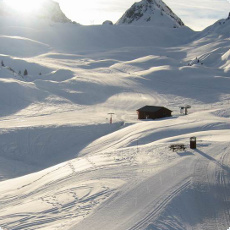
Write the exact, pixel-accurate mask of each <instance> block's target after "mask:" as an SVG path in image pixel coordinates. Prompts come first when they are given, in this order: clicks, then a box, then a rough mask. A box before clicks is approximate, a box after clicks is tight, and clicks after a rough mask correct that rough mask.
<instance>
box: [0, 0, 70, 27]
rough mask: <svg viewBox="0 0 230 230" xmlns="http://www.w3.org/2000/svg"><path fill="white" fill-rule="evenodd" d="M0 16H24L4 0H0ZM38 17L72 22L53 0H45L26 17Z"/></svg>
mask: <svg viewBox="0 0 230 230" xmlns="http://www.w3.org/2000/svg"><path fill="white" fill-rule="evenodd" d="M0 16H13V17H24V14H22V13H21V12H19V11H17V10H15V9H12V8H11V7H9V6H8V5H7V4H6V3H5V1H4V0H0ZM28 16H30V17H38V18H42V19H49V20H51V21H53V22H61V23H67V22H72V21H71V20H70V19H69V18H67V17H66V15H65V14H64V13H63V12H62V10H61V8H60V5H59V3H57V2H55V1H53V0H46V1H44V2H43V3H42V5H41V8H40V9H38V10H35V11H33V12H31V13H29V14H26V17H28Z"/></svg>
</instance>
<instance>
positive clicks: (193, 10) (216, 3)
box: [56, 0, 230, 30]
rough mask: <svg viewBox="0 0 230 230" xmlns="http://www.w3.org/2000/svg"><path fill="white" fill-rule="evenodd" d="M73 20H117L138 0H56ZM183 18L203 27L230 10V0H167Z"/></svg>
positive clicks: (99, 21)
mask: <svg viewBox="0 0 230 230" xmlns="http://www.w3.org/2000/svg"><path fill="white" fill-rule="evenodd" d="M56 1H58V2H59V3H60V6H61V8H62V10H63V12H64V13H65V14H66V16H67V17H69V18H70V19H72V20H74V21H76V22H78V23H81V24H84V25H91V24H101V23H102V22H103V21H105V20H111V21H113V22H116V21H117V20H118V19H119V18H120V17H121V16H122V14H123V13H124V12H125V11H126V10H127V9H128V8H129V7H130V6H131V5H132V4H133V3H134V2H137V1H138V0H136V1H135V0H86V1H84V0H56ZM164 2H165V3H166V4H167V5H168V6H169V7H170V8H171V9H172V10H173V11H174V13H176V14H177V15H178V16H179V17H180V18H181V19H182V21H183V22H184V23H185V24H186V25H187V26H189V27H191V28H192V29H194V30H202V29H204V28H205V27H207V26H208V25H211V24H213V23H214V22H215V21H217V20H218V19H221V18H227V16H228V13H229V12H230V0H164Z"/></svg>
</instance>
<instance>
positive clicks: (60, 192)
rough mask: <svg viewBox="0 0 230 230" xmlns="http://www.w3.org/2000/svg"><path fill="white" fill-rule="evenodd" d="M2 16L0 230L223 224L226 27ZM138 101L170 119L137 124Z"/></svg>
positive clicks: (211, 229) (183, 229) (229, 223)
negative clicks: (180, 147) (192, 143)
mask: <svg viewBox="0 0 230 230" xmlns="http://www.w3.org/2000/svg"><path fill="white" fill-rule="evenodd" d="M1 18H2V20H1V22H0V34H1V35H0V40H1V42H2V46H1V47H0V53H1V54H0V57H1V60H2V61H4V66H1V67H0V78H1V80H0V97H1V102H0V107H1V111H0V127H1V130H0V147H1V151H0V228H5V229H6V230H11V229H12V230H34V229H41V230H68V229H69V230H78V229H79V230H98V229H100V230H108V229H110V230H161V229H167V230H191V229H192V230H200V229H204V230H216V229H218V230H222V229H223V230H225V229H228V228H229V227H230V203H229V194H230V155H229V151H230V146H229V143H228V142H229V137H230V135H229V130H230V121H229V117H230V112H229V110H230V105H229V100H230V93H229V92H230V86H229V70H230V66H229V60H228V57H229V35H228V33H227V32H228V31H229V21H228V20H226V21H223V22H224V23H222V21H221V23H216V24H214V25H213V26H212V27H211V28H207V29H206V30H204V31H203V32H200V33H195V32H193V31H191V30H190V29H189V28H186V27H184V28H177V29H168V28H167V29H165V28H161V27H157V26H156V27H155V26H153V27H145V26H122V25H119V26H87V27H84V26H78V25H73V24H63V25H62V24H50V23H47V22H46V21H42V20H41V21H38V22H37V23H36V25H34V26H35V27H34V28H33V29H31V28H30V27H32V24H33V22H28V25H27V26H25V25H24V24H23V23H24V22H22V21H20V20H18V21H17V22H15V21H10V20H9V21H7V19H5V18H3V17H1ZM12 23H13V24H12ZM28 31H30V32H28ZM41 31H42V33H41ZM57 35H58V36H57ZM63 41H64V42H63ZM198 60H199V61H198ZM24 69H28V72H29V74H28V75H27V76H24V75H22V74H19V71H21V72H22V71H24ZM187 104H188V105H191V106H192V108H191V109H190V110H189V115H188V116H182V115H181V114H179V108H180V106H184V105H187ZM144 105H157V106H158V105H160V106H165V107H168V108H169V109H171V110H172V111H173V117H171V118H167V119H159V120H155V121H150V120H146V121H138V120H137V115H136V110H137V109H138V108H140V107H143V106H144ZM111 112H113V113H114V115H113V124H109V121H110V116H109V114H108V113H111ZM191 136H196V137H197V140H198V142H197V146H198V148H197V150H191V149H189V138H190V137H191ZM172 143H183V144H185V146H186V150H185V151H182V152H172V151H170V150H169V146H170V144H172Z"/></svg>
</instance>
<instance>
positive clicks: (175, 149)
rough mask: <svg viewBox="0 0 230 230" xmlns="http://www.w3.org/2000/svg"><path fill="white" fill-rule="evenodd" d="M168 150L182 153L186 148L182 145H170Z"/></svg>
mask: <svg viewBox="0 0 230 230" xmlns="http://www.w3.org/2000/svg"><path fill="white" fill-rule="evenodd" d="M169 148H170V150H172V151H173V152H174V151H180V150H181V151H184V150H186V147H185V145H184V144H172V145H170V146H169Z"/></svg>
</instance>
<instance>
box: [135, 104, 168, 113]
mask: <svg viewBox="0 0 230 230" xmlns="http://www.w3.org/2000/svg"><path fill="white" fill-rule="evenodd" d="M160 109H167V108H165V107H162V106H149V105H146V106H144V107H142V108H140V109H138V110H137V111H139V112H140V111H141V112H157V111H159V110H160ZM167 110H169V111H171V110H170V109H167ZM171 112H172V111H171Z"/></svg>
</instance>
